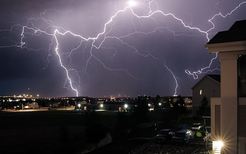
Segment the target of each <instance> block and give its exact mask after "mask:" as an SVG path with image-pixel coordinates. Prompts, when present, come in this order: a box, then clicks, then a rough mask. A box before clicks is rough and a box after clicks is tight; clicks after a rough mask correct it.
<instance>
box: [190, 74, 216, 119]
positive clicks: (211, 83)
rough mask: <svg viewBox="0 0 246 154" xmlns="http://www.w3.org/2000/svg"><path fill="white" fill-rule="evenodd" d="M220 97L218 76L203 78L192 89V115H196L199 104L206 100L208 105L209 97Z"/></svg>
mask: <svg viewBox="0 0 246 154" xmlns="http://www.w3.org/2000/svg"><path fill="white" fill-rule="evenodd" d="M219 96H220V75H215V74H210V75H206V76H204V77H203V78H202V79H201V80H200V81H198V82H197V83H196V84H195V85H194V86H193V87H192V113H193V115H196V113H197V111H198V109H199V107H200V106H201V102H202V101H203V100H204V99H206V100H207V101H208V104H209V105H210V98H211V97H219Z"/></svg>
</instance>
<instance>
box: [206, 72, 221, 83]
mask: <svg viewBox="0 0 246 154" xmlns="http://www.w3.org/2000/svg"><path fill="white" fill-rule="evenodd" d="M207 76H208V77H210V78H212V79H214V80H215V81H217V82H219V83H220V75H218V74H209V75H207Z"/></svg>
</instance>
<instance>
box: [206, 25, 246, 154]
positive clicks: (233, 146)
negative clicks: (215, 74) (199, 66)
mask: <svg viewBox="0 0 246 154" xmlns="http://www.w3.org/2000/svg"><path fill="white" fill-rule="evenodd" d="M206 47H207V48H208V50H209V52H210V53H217V54H218V56H219V60H220V66H221V84H220V87H221V88H220V89H221V93H220V97H213V98H211V133H212V139H213V140H218V139H220V140H222V141H223V142H224V145H225V146H224V147H223V148H222V153H223V154H245V153H246V131H245V130H246V97H245V96H246V66H245V65H246V20H243V21H237V22H236V23H235V24H234V25H233V26H232V27H231V28H230V29H229V30H228V31H224V32H219V33H218V34H216V35H215V36H214V37H213V38H212V39H211V40H210V41H209V42H208V43H207V45H206Z"/></svg>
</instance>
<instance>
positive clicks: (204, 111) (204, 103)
mask: <svg viewBox="0 0 246 154" xmlns="http://www.w3.org/2000/svg"><path fill="white" fill-rule="evenodd" d="M197 115H198V116H210V106H209V103H208V99H207V97H206V96H204V97H203V99H202V100H201V105H200V107H199V109H198V111H197Z"/></svg>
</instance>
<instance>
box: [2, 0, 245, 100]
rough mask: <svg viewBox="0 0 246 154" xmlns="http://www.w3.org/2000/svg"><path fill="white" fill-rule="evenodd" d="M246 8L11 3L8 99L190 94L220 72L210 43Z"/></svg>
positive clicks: (6, 34)
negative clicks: (208, 76) (209, 49)
mask: <svg viewBox="0 0 246 154" xmlns="http://www.w3.org/2000/svg"><path fill="white" fill-rule="evenodd" d="M245 8H246V1H242V0H239V1H225V0H216V1H214V0H209V1H204V2H201V1H199V2H198V1H196V0H189V1H185V2H179V1H178V0H167V1H165V2H164V1H161V0H152V1H150V0H135V1H134V0H132V1H126V0H117V1H115V0H105V1H100V0H84V1H80V0H73V1H66V0H54V1H48V0H44V1H40V0H37V1H31V0H23V1H21V2H20V1H15V2H12V1H9V0H3V1H2V2H1V6H0V12H1V13H0V17H1V19H2V20H1V21H0V96H2V95H14V94H23V93H30V94H39V95H40V96H49V97H52V96H89V97H103V96H130V97H135V96H138V95H147V96H156V95H160V96H171V95H185V96H189V95H191V88H192V86H193V85H194V84H195V83H196V82H197V81H198V80H199V79H201V77H203V76H204V75H206V74H207V73H212V74H218V73H219V65H218V59H216V60H214V59H213V58H214V57H215V56H216V55H215V54H209V53H208V52H207V49H206V48H205V47H204V45H205V44H206V43H207V42H208V39H210V38H212V37H213V36H214V35H215V34H216V33H217V32H219V31H224V30H227V29H228V28H229V27H230V26H231V25H232V24H233V23H234V22H235V21H237V20H243V19H246V9H245ZM209 19H211V20H209ZM211 60H213V61H212V62H213V63H210V61H211ZM209 64H211V65H209ZM208 66H209V67H208ZM202 68H204V69H202ZM201 69H202V70H201ZM194 72H196V73H194ZM194 78H196V79H194Z"/></svg>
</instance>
